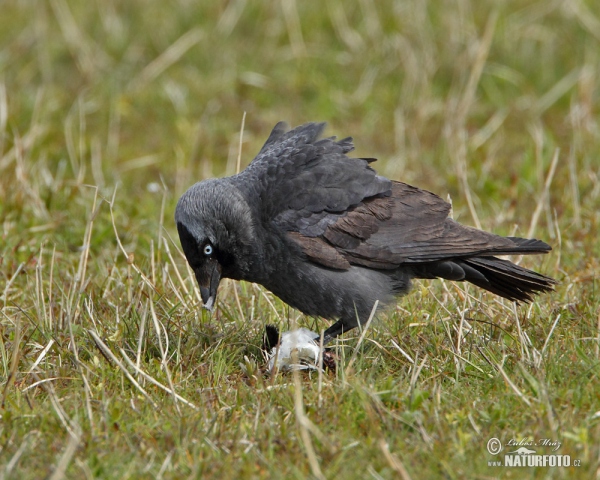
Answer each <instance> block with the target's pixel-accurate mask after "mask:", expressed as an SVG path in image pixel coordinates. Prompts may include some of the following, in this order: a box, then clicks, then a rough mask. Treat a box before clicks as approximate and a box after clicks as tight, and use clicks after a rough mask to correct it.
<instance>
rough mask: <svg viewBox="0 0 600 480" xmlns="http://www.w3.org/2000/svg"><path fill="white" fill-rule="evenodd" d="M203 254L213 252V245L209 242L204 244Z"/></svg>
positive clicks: (207, 254)
mask: <svg viewBox="0 0 600 480" xmlns="http://www.w3.org/2000/svg"><path fill="white" fill-rule="evenodd" d="M203 251H204V255H206V256H209V255H212V253H213V247H212V245H211V244H210V243H208V244H206V245H204V250H203Z"/></svg>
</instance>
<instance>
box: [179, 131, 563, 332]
mask: <svg viewBox="0 0 600 480" xmlns="http://www.w3.org/2000/svg"><path fill="white" fill-rule="evenodd" d="M324 127H325V124H324V123H307V124H305V125H301V126H299V127H297V128H294V129H293V130H290V131H287V125H286V124H285V123H283V122H280V123H278V124H277V125H276V126H275V128H274V129H273V131H272V132H271V135H270V136H269V138H268V139H267V142H266V143H265V145H264V146H263V147H262V149H261V150H260V152H259V153H258V155H257V156H256V158H255V159H254V160H253V161H252V162H251V163H250V165H249V166H248V167H247V168H246V169H245V170H244V171H242V172H241V173H239V174H237V175H233V176H231V177H226V178H219V179H209V180H204V181H201V182H199V183H196V184H195V185H193V186H192V187H191V188H190V189H189V190H187V191H186V192H185V193H184V194H183V196H182V197H181V198H180V199H179V202H178V203H177V208H176V211H175V221H176V222H177V231H178V232H179V238H180V240H181V246H182V247H183V251H184V253H185V256H186V258H187V260H188V262H189V264H190V266H191V268H192V270H193V271H194V273H195V276H196V280H197V281H198V285H199V287H200V293H201V296H202V300H203V302H204V307H205V308H207V309H209V310H212V309H213V307H214V306H215V298H216V295H217V288H218V286H219V282H220V280H221V278H232V279H234V280H246V281H249V282H255V283H259V284H261V285H263V286H264V287H265V288H267V289H268V290H270V291H271V292H273V293H274V294H275V295H277V296H278V297H279V298H281V299H282V300H283V301H285V302H286V303H288V304H289V305H291V306H292V307H294V308H296V309H298V310H300V311H301V312H303V313H305V314H307V315H311V316H321V317H324V318H327V319H336V320H337V321H336V322H335V323H334V324H333V325H331V326H330V327H329V328H328V329H327V330H326V331H325V343H327V342H329V341H331V340H332V339H333V338H335V337H337V336H338V335H340V334H342V333H343V332H347V331H349V330H351V329H353V328H355V327H357V326H358V324H359V322H360V323H364V322H366V321H367V319H368V317H369V314H370V313H371V310H372V307H373V305H374V303H375V301H376V300H378V301H379V305H380V306H385V305H390V304H391V303H392V302H393V301H394V297H396V296H399V295H403V294H406V293H407V292H408V291H409V289H410V286H411V279H413V278H421V279H434V278H443V279H447V280H454V281H467V282H470V283H472V284H474V285H477V286H478V287H481V288H483V289H485V290H488V291H490V292H493V293H495V294H497V295H500V296H501V297H504V298H507V299H509V300H515V301H523V302H529V301H531V300H532V297H533V295H534V294H537V293H538V292H545V291H549V290H552V288H553V285H554V284H555V283H556V281H555V280H554V279H552V278H550V277H547V276H545V275H541V274H539V273H536V272H533V271H531V270H528V269H526V268H523V267H520V266H518V265H516V264H514V263H512V262H510V261H508V260H503V259H500V258H497V257H496V256H495V255H511V254H515V255H523V254H537V253H547V252H548V251H550V250H551V247H550V246H549V245H548V244H546V243H544V242H542V241H540V240H534V239H531V240H530V239H524V238H518V237H501V236H498V235H494V234H492V233H488V232H484V231H482V230H478V229H475V228H472V227H468V226H464V225H461V224H459V223H457V222H456V221H454V220H453V219H451V218H449V216H448V215H449V213H450V208H451V206H450V204H448V203H447V202H445V201H444V200H442V199H441V198H440V197H438V196H437V195H435V194H433V193H431V192H428V191H426V190H422V189H420V188H417V187H413V186H411V185H407V184H406V183H402V182H397V181H392V180H389V179H387V178H385V177H382V176H380V175H377V173H376V172H375V170H373V168H371V165H370V164H371V163H372V162H373V161H374V160H375V159H373V158H351V157H348V156H347V154H348V153H349V152H350V151H352V150H353V149H354V146H353V143H352V138H350V137H348V138H344V139H343V140H339V141H337V140H336V137H330V138H320V135H321V133H322V131H323V129H324Z"/></svg>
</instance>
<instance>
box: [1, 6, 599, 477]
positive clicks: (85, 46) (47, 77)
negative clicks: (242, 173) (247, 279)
mask: <svg viewBox="0 0 600 480" xmlns="http://www.w3.org/2000/svg"><path fill="white" fill-rule="evenodd" d="M315 5H316V4H315V3H309V2H299V1H298V2H294V1H292V0H289V1H282V2H279V1H265V2H246V1H245V0H231V1H229V2H216V1H214V2H192V1H189V0H179V1H171V2H164V1H163V2H161V1H151V0H146V1H143V0H135V1H129V2H117V1H112V0H110V1H109V0H102V1H100V0H97V1H90V2H75V1H67V0H50V1H48V2H29V1H17V0H7V1H4V2H2V7H1V14H0V238H1V240H0V255H1V259H0V338H1V342H0V382H1V388H0V392H1V395H2V405H1V409H0V414H1V416H2V421H1V422H0V478H6V479H8V478H52V479H59V478H89V479H91V478H209V477H215V478H236V477H237V478H307V477H311V476H312V477H318V478H334V477H339V478H376V479H377V478H395V477H400V478H403V479H408V478H413V479H421V478H450V479H461V478H480V479H487V478H500V477H501V478H599V477H600V467H599V459H600V449H599V444H600V381H599V378H598V377H599V374H600V364H599V361H600V354H599V349H600V344H599V342H600V317H599V314H598V312H599V311H600V295H599V293H598V290H597V288H598V285H597V277H598V272H599V260H598V258H599V254H600V242H599V241H598V229H599V228H600V179H599V174H600V172H599V170H600V162H599V161H598V158H599V157H600V126H599V124H598V118H600V117H599V115H600V102H599V99H600V91H599V85H600V76H599V72H600V34H599V32H600V9H599V8H598V4H597V2H595V1H593V0H589V1H585V0H570V1H565V2H562V1H546V0H540V1H501V2H498V1H482V2H476V1H469V0H456V1H446V2H423V1H422V0H409V1H404V2H394V1H392V0H386V1H377V2H375V1H373V0H360V1H357V2H342V1H340V0H328V1H326V2H323V3H322V5H320V6H318V7H316V6H315ZM244 112H246V117H245V127H244V131H243V142H242V145H241V146H242V157H241V163H242V166H244V165H245V164H247V163H248V162H249V161H250V160H251V158H252V156H253V154H254V153H256V152H257V151H258V149H259V148H260V146H261V145H262V143H261V142H263V141H264V140H265V139H266V136H267V135H268V133H269V131H270V128H271V127H272V126H273V125H274V124H275V122H277V121H278V120H282V119H285V120H287V121H288V122H290V123H291V124H294V125H296V124H299V123H302V122H305V121H309V120H325V121H328V122H329V123H330V126H329V130H328V132H329V133H331V134H337V135H340V136H345V135H353V136H354V138H355V142H356V144H357V153H358V155H365V156H376V157H378V158H380V161H379V162H378V163H377V165H376V166H377V168H378V169H379V171H380V172H382V173H384V174H386V175H388V176H391V177H393V178H396V179H402V180H404V181H408V182H412V183H415V184H417V185H419V186H421V187H423V188H427V189H430V190H433V191H435V192H437V193H438V194H440V195H442V196H444V197H446V196H447V195H450V196H451V198H452V200H453V203H454V216H455V218H458V219H459V220H460V221H462V222H464V223H467V224H471V225H481V226H482V227H483V228H485V229H487V230H493V231H494V232H497V233H500V234H513V233H516V234H518V235H522V236H528V235H532V236H536V237H538V238H541V239H544V240H546V241H548V242H549V243H551V244H552V245H553V247H554V250H553V252H552V253H551V254H550V255H548V256H546V257H543V258H542V257H537V258H524V259H523V260H522V263H523V264H524V265H527V266H530V267H534V268H536V269H537V270H539V271H541V272H543V273H546V274H549V275H552V276H554V277H556V278H557V279H559V280H560V282H561V283H560V285H559V286H558V287H557V289H556V292H554V293H553V294H547V295H544V296H541V297H539V299H538V301H537V302H536V303H535V304H533V305H531V306H519V307H515V306H514V305H512V304H511V303H510V302H506V301H502V300H499V299H498V298H496V297H494V296H493V295H487V294H483V293H481V292H480V291H478V290H477V289H475V288H468V287H465V286H463V285H458V286H457V285H454V284H451V283H442V282H431V283H428V282H423V283H418V284H417V285H416V286H415V289H414V292H413V293H412V294H411V295H410V296H409V297H406V298H404V299H401V300H399V302H398V306H397V307H396V309H393V310H392V311H390V312H388V314H386V315H382V316H381V318H380V319H378V320H377V321H376V322H374V324H373V325H372V326H371V328H370V329H369V330H368V331H367V332H366V337H365V340H364V341H363V342H362V343H360V344H359V343H358V341H357V336H358V333H357V334H356V335H348V336H347V337H346V338H344V340H343V341H342V342H340V343H339V345H338V348H339V352H340V355H341V356H342V360H341V364H340V368H339V370H338V372H337V373H336V374H331V373H329V374H325V375H323V377H322V378H321V379H319V378H318V376H317V375H313V376H308V375H305V374H302V375H296V376H294V375H279V376H277V377H274V378H269V377H265V376H264V375H263V374H262V373H261V371H260V368H261V367H262V366H263V365H264V360H263V358H262V356H261V352H260V345H261V341H262V339H261V336H262V332H263V328H264V324H265V323H267V322H271V323H277V324H279V325H280V326H281V327H282V328H289V327H290V326H291V325H293V324H298V325H303V326H307V327H309V328H312V329H315V330H320V329H322V328H324V327H325V325H326V323H325V322H324V321H323V320H319V319H311V318H306V317H304V316H302V315H300V314H299V313H298V312H295V311H293V310H290V309H289V308H287V307H286V306H285V305H284V304H282V303H281V302H280V301H279V300H278V299H276V298H274V297H272V296H271V295H270V294H269V293H268V292H266V291H264V290H263V289H261V288H259V287H257V286H255V285H251V284H244V283H242V284H234V283H226V284H224V285H222V286H221V290H220V296H219V300H220V303H219V308H218V311H217V313H216V315H215V316H214V317H212V318H210V317H209V316H208V315H207V314H206V312H203V311H202V309H201V308H200V305H201V301H200V299H199V295H198V293H197V288H196V286H195V282H194V279H193V276H191V275H190V272H189V270H188V269H187V266H186V264H185V261H184V259H183V257H182V255H181V252H180V250H179V244H178V240H177V239H176V232H175V228H174V224H173V220H172V217H173V211H174V207H175V203H176V201H177V198H178V196H179V195H180V194H181V193H182V192H183V191H184V190H185V189H186V188H187V187H188V186H189V185H191V184H192V183H193V182H194V181H196V180H199V179H201V178H206V177H210V176H221V175H224V174H230V173H233V172H235V170H236V163H237V153H238V146H239V141H240V140H239V139H240V125H241V123H242V117H243V114H244ZM357 347H358V356H357V359H356V361H355V362H354V363H353V364H352V365H350V358H351V356H352V354H353V352H354V350H355V349H356V348H357ZM493 437H496V438H498V439H499V440H500V441H501V442H502V443H503V444H504V451H503V453H501V454H500V455H498V456H496V457H494V456H492V455H490V454H489V453H488V451H487V449H486V445H487V443H488V440H489V439H490V438H493ZM544 438H545V439H550V440H552V441H555V442H560V443H561V445H560V448H559V449H557V451H556V452H555V453H558V454H562V455H570V458H571V463H572V464H574V463H575V462H576V461H577V462H580V466H571V467H569V468H550V467H537V468H531V467H520V468H519V467H515V468H509V467H497V466H491V465H490V464H488V462H491V461H497V460H498V459H500V460H501V459H502V457H503V455H504V453H505V452H506V451H507V450H508V451H510V450H512V449H516V448H517V447H516V446H514V447H510V446H507V445H506V444H507V443H509V442H510V441H511V440H516V441H519V440H523V439H533V440H534V441H536V442H539V440H540V439H544ZM530 448H533V449H535V450H536V451H537V453H538V454H550V453H553V452H552V448H550V447H548V446H539V445H538V446H537V447H530Z"/></svg>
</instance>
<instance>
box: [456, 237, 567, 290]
mask: <svg viewBox="0 0 600 480" xmlns="http://www.w3.org/2000/svg"><path fill="white" fill-rule="evenodd" d="M525 242H539V240H525ZM539 243H541V244H543V245H545V244H544V242H539ZM536 248H537V246H536ZM457 263H459V264H460V266H461V267H462V268H463V270H464V271H465V277H464V280H466V281H468V282H470V283H472V284H473V285H477V286H478V287H480V288H483V289H485V290H488V291H489V292H492V293H495V294H496V295H500V296H501V297H504V298H507V299H509V300H514V301H517V302H531V301H532V300H533V296H534V295H536V294H538V293H541V292H548V291H551V290H553V286H554V285H556V283H557V282H556V280H554V279H553V278H551V277H547V276H545V275H542V274H540V273H536V272H534V271H532V270H528V269H526V268H523V267H520V266H518V265H515V264H514V263H512V262H509V261H508V260H501V259H499V258H496V257H473V258H469V259H465V260H461V261H460V262H457Z"/></svg>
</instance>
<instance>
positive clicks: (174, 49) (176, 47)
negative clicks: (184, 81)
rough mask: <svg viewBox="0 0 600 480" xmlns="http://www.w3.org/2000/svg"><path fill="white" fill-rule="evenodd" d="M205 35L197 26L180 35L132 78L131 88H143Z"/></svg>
mask: <svg viewBox="0 0 600 480" xmlns="http://www.w3.org/2000/svg"><path fill="white" fill-rule="evenodd" d="M203 37H204V32H203V31H202V29H201V28H198V27H195V28H192V29H191V30H189V31H188V32H186V33H184V34H183V35H182V36H181V37H179V38H178V39H177V40H176V41H175V42H174V43H173V44H172V45H171V46H169V48H167V49H166V50H165V51H164V52H163V53H161V54H160V55H159V56H158V57H157V58H155V59H154V60H153V61H152V62H151V63H149V64H148V65H146V67H145V68H144V69H143V70H142V71H141V72H140V73H139V75H138V76H137V77H136V78H135V79H134V80H132V82H131V83H130V85H129V89H130V90H131V89H136V88H142V87H144V86H146V85H147V84H148V83H150V82H151V81H152V80H154V79H155V78H156V77H158V76H159V75H160V74H161V73H163V72H164V71H165V70H166V69H167V68H169V67H170V66H171V65H173V64H174V63H176V62H177V61H178V60H179V59H181V57H183V56H184V55H185V53H186V52H187V51H188V50H189V49H190V48H192V47H193V46H194V45H196V44H197V43H198V42H199V41H200V40H202V38H203Z"/></svg>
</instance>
